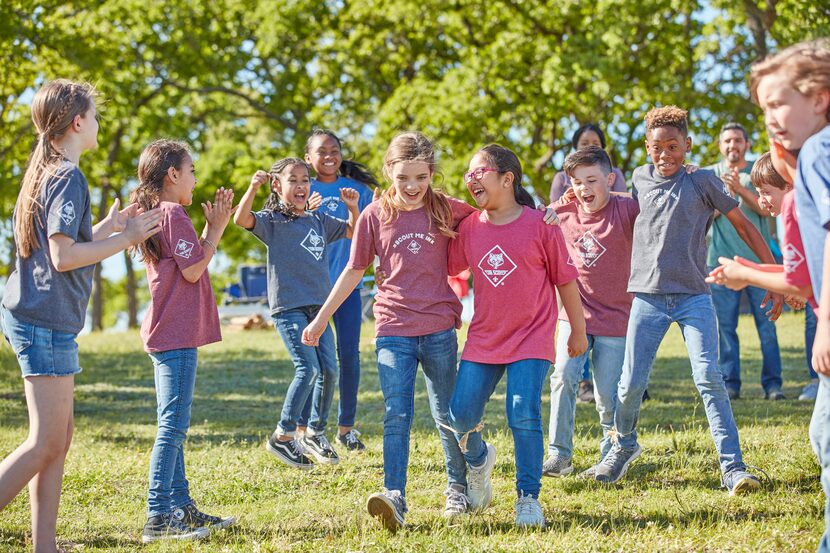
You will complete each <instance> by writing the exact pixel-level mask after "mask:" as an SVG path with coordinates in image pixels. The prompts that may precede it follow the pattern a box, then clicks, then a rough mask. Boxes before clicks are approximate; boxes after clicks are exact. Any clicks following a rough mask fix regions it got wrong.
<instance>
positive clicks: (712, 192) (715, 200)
mask: <svg viewBox="0 0 830 553" xmlns="http://www.w3.org/2000/svg"><path fill="white" fill-rule="evenodd" d="M704 172H705V173H704ZM699 173H700V174H701V177H696V176H695V175H697V174H699ZM689 178H691V179H697V183H698V185H699V188H700V191H701V193H702V194H703V201H705V202H706V203H707V205H709V206H710V207H712V208H713V209H717V210H718V211H720V212H721V213H723V214H724V215H725V214H727V213H729V212H730V211H732V210H733V209H735V208H736V207H738V200H736V199H735V198H733V197H732V196H730V195H729V193H728V192H727V191H726V185H724V184H723V181H722V180H720V178H718V177H717V175H715V173H714V172H713V171H709V170H706V169H700V170H699V171H697V173H692V174H691V175H689Z"/></svg>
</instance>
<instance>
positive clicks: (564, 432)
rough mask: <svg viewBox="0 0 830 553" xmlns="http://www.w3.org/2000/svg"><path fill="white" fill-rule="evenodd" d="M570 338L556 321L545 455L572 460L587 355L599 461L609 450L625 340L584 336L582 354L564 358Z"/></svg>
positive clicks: (566, 328)
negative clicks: (585, 343) (598, 432)
mask: <svg viewBox="0 0 830 553" xmlns="http://www.w3.org/2000/svg"><path fill="white" fill-rule="evenodd" d="M570 335H571V325H570V324H569V323H568V322H567V321H562V320H560V321H559V333H558V335H557V337H556V363H555V364H554V366H553V373H552V374H551V375H550V427H549V429H548V440H549V444H548V452H549V453H550V454H556V455H559V456H560V457H564V458H565V459H570V458H572V457H573V435H574V419H575V418H576V392H577V388H578V387H579V381H580V380H581V379H582V374H581V373H582V368H583V367H584V365H585V362H586V361H587V360H588V357H589V355H590V356H591V358H592V362H593V365H594V397H595V398H596V404H597V413H599V424H600V427H602V441H600V444H599V456H600V459H602V458H603V457H605V454H606V453H608V451H609V450H610V449H611V438H610V437H609V435H608V433H609V432H611V429H612V428H613V427H614V409H615V408H616V405H617V385H618V384H619V383H620V374H621V373H622V365H623V359H624V357H625V337H624V336H594V335H592V334H588V349H587V350H586V351H585V353H583V354H582V355H580V356H578V357H568V338H569V337H570ZM592 353H593V355H591V354H592Z"/></svg>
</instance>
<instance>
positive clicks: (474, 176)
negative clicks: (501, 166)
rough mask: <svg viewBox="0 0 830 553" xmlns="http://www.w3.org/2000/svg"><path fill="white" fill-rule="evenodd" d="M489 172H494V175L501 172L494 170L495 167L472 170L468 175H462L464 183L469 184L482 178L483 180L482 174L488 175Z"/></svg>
mask: <svg viewBox="0 0 830 553" xmlns="http://www.w3.org/2000/svg"><path fill="white" fill-rule="evenodd" d="M490 171H495V172H496V173H500V172H501V171H499V170H498V169H496V168H495V167H479V168H478V169H474V170H473V171H470V172H469V173H464V182H466V183H467V184H469V183H471V182H472V181H473V179H475V180H481V179H482V178H484V174H485V173H488V172H490Z"/></svg>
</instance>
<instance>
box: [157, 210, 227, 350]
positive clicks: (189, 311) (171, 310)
mask: <svg viewBox="0 0 830 553" xmlns="http://www.w3.org/2000/svg"><path fill="white" fill-rule="evenodd" d="M159 208H160V209H161V211H162V213H163V214H164V218H163V219H162V221H161V232H159V233H158V234H157V235H156V236H158V237H159V243H160V245H161V256H160V259H159V260H158V262H157V263H149V262H148V263H146V266H147V283H148V284H149V286H150V306H149V307H148V308H147V313H146V314H145V315H144V322H143V323H142V324H141V339H142V340H143V341H144V350H145V351H147V352H158V351H169V350H172V349H183V348H197V347H199V346H203V345H205V344H210V343H212V342H219V341H220V340H221V339H222V334H221V331H220V329H219V312H218V311H217V309H216V300H215V299H214V297H213V289H212V288H211V287H210V276H208V272H207V269H205V271H204V272H203V273H202V276H201V277H199V280H198V281H196V282H188V281H187V280H186V279H185V278H184V276H182V270H184V269H187V268H188V267H190V266H191V265H194V264H196V263H198V262H200V261H202V260H203V259H204V258H205V252H204V251H203V250H202V246H201V244H200V243H199V237H198V236H197V235H196V229H194V228H193V223H192V222H191V221H190V218H189V217H188V216H187V212H185V210H184V208H183V207H182V206H180V205H179V204H177V203H173V202H161V204H160V205H159Z"/></svg>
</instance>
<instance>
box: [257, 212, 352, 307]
mask: <svg viewBox="0 0 830 553" xmlns="http://www.w3.org/2000/svg"><path fill="white" fill-rule="evenodd" d="M253 215H254V219H255V223H254V228H252V229H251V232H252V233H253V235H254V236H256V237H257V238H259V239H260V240H261V241H262V243H263V244H265V245H266V246H267V247H268V269H267V273H268V306H269V307H270V308H271V314H272V315H275V314H277V313H280V312H281V311H287V310H288V309H294V308H297V307H304V306H307V305H323V303H324V302H325V301H326V298H327V297H328V295H329V292H330V291H331V280H330V279H329V265H328V259H327V257H326V245H327V244H329V243H331V242H334V241H336V240H339V239H341V238H344V237H345V236H346V229H347V228H348V224H347V223H346V222H345V221H341V220H340V219H335V218H334V217H329V216H328V215H325V214H323V213H320V212H313V213H309V214H307V215H306V216H305V217H298V218H296V219H293V220H290V219H288V218H287V217H286V216H285V215H283V214H282V213H279V212H271V211H259V212H257V213H254V214H253Z"/></svg>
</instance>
